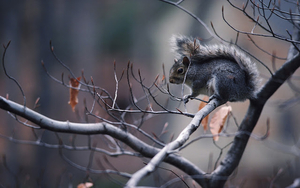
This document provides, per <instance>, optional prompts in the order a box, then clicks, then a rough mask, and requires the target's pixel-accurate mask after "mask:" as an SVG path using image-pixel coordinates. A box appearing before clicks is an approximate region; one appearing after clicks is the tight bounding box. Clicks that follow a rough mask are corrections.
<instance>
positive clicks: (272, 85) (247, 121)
mask: <svg viewBox="0 0 300 188" xmlns="http://www.w3.org/2000/svg"><path fill="white" fill-rule="evenodd" d="M299 66H300V55H299V54H298V55H296V56H294V58H292V59H290V60H288V61H287V62H286V63H285V64H284V65H283V66H282V67H281V68H280V69H279V70H278V71H277V72H276V73H275V74H274V75H273V76H272V77H271V78H270V79H269V80H268V82H267V83H266V84H265V85H264V86H263V87H262V89H261V90H260V92H259V93H258V97H257V99H256V100H253V101H251V102H250V106H249V108H248V111H247V114H246V116H245V117H244V119H243V121H242V123H241V126H240V128H239V132H240V134H238V135H237V136H236V137H235V138H234V142H233V144H232V146H231V148H230V150H229V151H228V153H227V155H226V157H225V159H224V160H223V161H222V162H221V164H220V166H218V168H217V169H216V170H215V171H214V172H213V173H212V174H211V177H210V187H223V186H224V184H225V182H226V180H227V179H228V177H229V176H230V174H231V173H232V172H233V171H234V169H236V167H237V166H238V164H239V162H240V160H241V158H242V155H243V153H244V151H245V148H246V145H247V143H248V140H249V137H250V133H252V131H253V129H254V127H255V125H256V123H257V121H258V119H259V117H260V114H261V111H262V109H263V107H264V105H265V103H266V102H267V100H268V99H269V98H270V97H271V96H272V95H273V94H274V93H275V92H276V91H277V89H278V88H279V87H280V86H281V85H282V84H283V83H284V81H285V80H287V79H288V78H289V77H290V76H291V75H292V74H293V73H294V72H295V71H296V70H297V68H299ZM243 133H249V134H243Z"/></svg>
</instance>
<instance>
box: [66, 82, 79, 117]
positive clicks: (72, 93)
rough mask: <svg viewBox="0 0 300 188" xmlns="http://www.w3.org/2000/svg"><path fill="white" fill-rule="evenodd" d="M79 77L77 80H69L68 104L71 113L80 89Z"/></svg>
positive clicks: (76, 102)
mask: <svg viewBox="0 0 300 188" xmlns="http://www.w3.org/2000/svg"><path fill="white" fill-rule="evenodd" d="M80 79H81V77H78V78H77V79H75V78H70V82H69V84H70V87H72V88H70V101H69V102H68V104H69V105H70V106H71V107H72V110H73V112H75V106H76V105H77V104H78V97H77V96H78V92H79V88H80V83H79V80H80Z"/></svg>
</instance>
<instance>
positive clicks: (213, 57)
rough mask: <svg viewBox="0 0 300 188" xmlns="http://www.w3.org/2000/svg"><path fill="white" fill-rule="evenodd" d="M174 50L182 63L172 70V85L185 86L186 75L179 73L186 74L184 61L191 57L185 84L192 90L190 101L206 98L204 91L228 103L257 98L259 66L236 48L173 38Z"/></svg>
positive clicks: (191, 39) (179, 62)
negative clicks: (198, 97)
mask: <svg viewBox="0 0 300 188" xmlns="http://www.w3.org/2000/svg"><path fill="white" fill-rule="evenodd" d="M171 46H172V51H173V52H175V57H176V58H178V59H179V60H178V62H177V63H174V65H173V67H172V68H171V70H170V82H171V83H175V84H179V83H183V78H184V75H180V74H178V72H177V70H178V69H179V68H183V69H184V71H185V72H186V71H187V68H188V67H187V66H186V65H184V64H183V63H182V60H183V57H188V59H189V60H190V64H189V66H190V67H189V69H188V73H187V75H186V84H187V85H188V86H190V87H191V88H192V94H191V95H190V97H196V96H197V95H199V94H203V89H204V90H205V89H206V90H207V91H206V92H207V93H208V94H211V95H213V96H214V97H220V98H222V99H224V100H227V101H243V100H245V99H247V98H248V99H251V98H255V97H256V93H257V90H258V84H259V82H260V80H259V73H258V71H257V68H256V65H255V63H253V62H252V61H251V59H250V58H249V57H247V56H246V55H245V54H244V53H242V52H241V51H240V50H238V49H237V48H235V47H234V46H229V45H228V46H227V45H223V44H219V45H201V44H200V41H199V40H198V39H193V38H190V37H186V36H182V35H174V36H172V38H171ZM204 94H206V93H204Z"/></svg>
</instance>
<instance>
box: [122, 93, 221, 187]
mask: <svg viewBox="0 0 300 188" xmlns="http://www.w3.org/2000/svg"><path fill="white" fill-rule="evenodd" d="M222 104H224V101H220V100H218V99H216V98H213V99H212V100H211V101H210V102H209V103H208V104H207V105H206V106H205V107H204V108H202V109H201V110H200V111H198V112H197V113H196V114H195V117H194V118H193V119H192V121H191V122H190V123H189V124H188V126H186V128H185V129H184V130H183V131H182V132H181V133H180V134H179V136H178V137H177V138H176V139H175V140H174V141H172V142H170V143H169V144H167V145H166V146H165V147H164V148H163V149H161V150H160V152H159V153H158V154H156V155H155V156H154V157H153V158H152V159H151V161H150V162H149V163H148V164H147V165H146V166H145V167H144V168H142V169H140V170H138V171H137V172H135V173H134V174H133V175H132V177H131V178H130V180H129V181H128V182H127V184H126V187H136V186H137V184H138V182H139V181H140V180H141V179H142V178H144V177H145V176H147V175H149V174H150V173H152V172H153V171H154V170H155V169H156V168H157V167H158V165H159V164H160V163H161V162H162V161H164V159H165V158H166V157H168V156H169V154H171V153H173V152H175V150H176V149H178V148H179V147H181V146H182V145H183V144H184V143H185V142H186V141H187V140H188V139H189V137H190V135H191V134H192V133H193V132H195V131H196V130H197V128H198V127H199V125H200V123H201V121H202V119H203V118H204V117H206V116H207V115H208V114H209V113H210V112H212V111H213V110H214V109H216V108H217V107H218V106H220V105H222ZM203 175H204V174H203ZM195 180H196V181H197V182H198V183H199V184H200V185H202V187H206V186H205V185H206V181H205V177H204V176H202V177H198V178H197V179H196V178H195Z"/></svg>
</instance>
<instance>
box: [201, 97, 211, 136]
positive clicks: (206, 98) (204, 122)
mask: <svg viewBox="0 0 300 188" xmlns="http://www.w3.org/2000/svg"><path fill="white" fill-rule="evenodd" d="M202 100H204V101H208V100H209V97H208V96H207V95H205V96H204V97H203V99H202ZM206 104H207V103H205V102H200V104H199V108H198V110H201V109H202V108H204V106H206ZM208 118H209V115H207V116H206V117H205V118H203V120H202V121H201V125H202V126H203V130H204V131H207V126H208Z"/></svg>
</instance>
